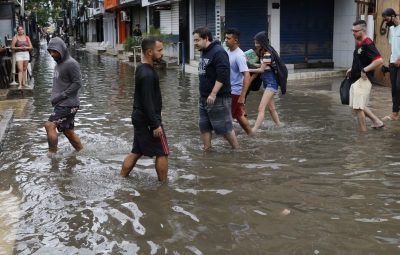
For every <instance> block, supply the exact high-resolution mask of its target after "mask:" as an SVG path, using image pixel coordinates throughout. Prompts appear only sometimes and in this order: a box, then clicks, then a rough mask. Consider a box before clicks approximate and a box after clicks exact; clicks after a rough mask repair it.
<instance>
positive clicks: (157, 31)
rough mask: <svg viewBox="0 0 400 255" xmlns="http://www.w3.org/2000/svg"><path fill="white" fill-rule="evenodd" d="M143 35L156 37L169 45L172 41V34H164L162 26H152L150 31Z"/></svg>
mask: <svg viewBox="0 0 400 255" xmlns="http://www.w3.org/2000/svg"><path fill="white" fill-rule="evenodd" d="M143 37H156V38H159V39H160V40H162V41H163V43H164V45H168V44H169V42H170V35H167V34H162V33H161V31H160V28H155V27H153V26H150V32H149V33H144V34H143Z"/></svg>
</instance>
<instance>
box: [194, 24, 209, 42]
mask: <svg viewBox="0 0 400 255" xmlns="http://www.w3.org/2000/svg"><path fill="white" fill-rule="evenodd" d="M192 34H193V35H194V34H198V35H199V37H200V38H202V39H207V40H208V41H210V42H212V40H213V38H212V34H211V32H210V30H208V28H207V27H198V28H196V29H195V30H194V31H193V33H192Z"/></svg>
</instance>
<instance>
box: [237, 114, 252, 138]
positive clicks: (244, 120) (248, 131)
mask: <svg viewBox="0 0 400 255" xmlns="http://www.w3.org/2000/svg"><path fill="white" fill-rule="evenodd" d="M237 121H238V122H239V124H240V126H241V127H242V128H243V130H244V131H246V134H248V135H251V134H252V131H251V127H250V124H249V120H248V119H247V118H246V117H245V116H244V115H242V116H240V117H239V118H237Z"/></svg>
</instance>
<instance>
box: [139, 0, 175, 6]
mask: <svg viewBox="0 0 400 255" xmlns="http://www.w3.org/2000/svg"><path fill="white" fill-rule="evenodd" d="M163 2H166V3H169V2H170V1H169V0H142V7H144V6H149V5H155V4H160V3H163Z"/></svg>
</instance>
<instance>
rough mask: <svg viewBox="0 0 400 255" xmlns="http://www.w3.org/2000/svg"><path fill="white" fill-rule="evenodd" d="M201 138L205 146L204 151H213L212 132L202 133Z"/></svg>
mask: <svg viewBox="0 0 400 255" xmlns="http://www.w3.org/2000/svg"><path fill="white" fill-rule="evenodd" d="M200 137H201V140H202V141H203V145H204V147H203V149H204V150H205V151H206V150H209V149H211V138H212V134H211V132H204V133H201V135H200Z"/></svg>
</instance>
